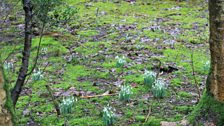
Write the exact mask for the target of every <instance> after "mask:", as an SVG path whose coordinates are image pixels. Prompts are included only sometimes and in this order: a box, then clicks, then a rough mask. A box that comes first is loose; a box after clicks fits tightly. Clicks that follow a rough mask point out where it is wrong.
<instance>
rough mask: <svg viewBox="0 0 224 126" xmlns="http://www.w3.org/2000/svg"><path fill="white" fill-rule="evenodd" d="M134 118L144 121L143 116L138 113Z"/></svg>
mask: <svg viewBox="0 0 224 126" xmlns="http://www.w3.org/2000/svg"><path fill="white" fill-rule="evenodd" d="M135 119H136V121H140V122H144V121H145V116H142V115H138V116H135Z"/></svg>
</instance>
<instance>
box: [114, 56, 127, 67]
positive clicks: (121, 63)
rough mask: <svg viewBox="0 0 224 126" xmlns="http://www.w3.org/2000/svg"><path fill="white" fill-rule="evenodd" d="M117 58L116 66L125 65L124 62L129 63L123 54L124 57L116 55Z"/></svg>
mask: <svg viewBox="0 0 224 126" xmlns="http://www.w3.org/2000/svg"><path fill="white" fill-rule="evenodd" d="M115 59H116V60H117V63H116V67H118V68H119V67H123V66H124V64H125V63H127V62H126V60H125V59H126V58H125V57H124V56H122V57H119V56H116V57H115Z"/></svg>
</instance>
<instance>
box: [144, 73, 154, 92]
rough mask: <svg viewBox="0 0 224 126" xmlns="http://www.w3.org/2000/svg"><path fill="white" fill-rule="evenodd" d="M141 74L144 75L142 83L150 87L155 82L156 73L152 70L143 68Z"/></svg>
mask: <svg viewBox="0 0 224 126" xmlns="http://www.w3.org/2000/svg"><path fill="white" fill-rule="evenodd" d="M143 76H144V84H145V85H147V86H149V87H150V88H151V87H152V85H153V83H154V82H155V79H156V73H155V72H153V71H148V70H145V73H144V75H143Z"/></svg>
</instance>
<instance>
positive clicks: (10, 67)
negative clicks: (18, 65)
mask: <svg viewBox="0 0 224 126" xmlns="http://www.w3.org/2000/svg"><path fill="white" fill-rule="evenodd" d="M4 69H5V70H7V71H13V69H14V64H13V62H7V61H6V62H5V63H4Z"/></svg>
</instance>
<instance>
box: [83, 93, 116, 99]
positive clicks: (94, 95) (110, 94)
mask: <svg viewBox="0 0 224 126" xmlns="http://www.w3.org/2000/svg"><path fill="white" fill-rule="evenodd" d="M114 95H118V93H114V94H101V95H93V96H81V97H80V98H95V97H103V96H114Z"/></svg>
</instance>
